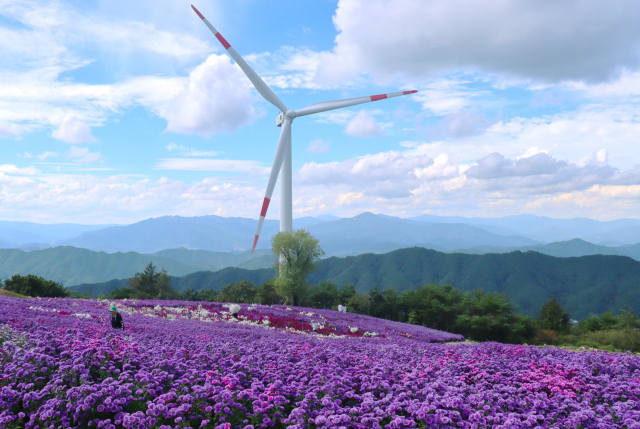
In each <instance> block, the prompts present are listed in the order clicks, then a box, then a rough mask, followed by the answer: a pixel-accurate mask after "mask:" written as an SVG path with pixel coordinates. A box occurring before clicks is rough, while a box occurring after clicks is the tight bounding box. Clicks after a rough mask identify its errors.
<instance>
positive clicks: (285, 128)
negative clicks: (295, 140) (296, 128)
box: [251, 118, 292, 253]
mask: <svg viewBox="0 0 640 429" xmlns="http://www.w3.org/2000/svg"><path fill="white" fill-rule="evenodd" d="M291 121H292V120H291V119H289V118H285V119H284V122H283V124H282V131H280V140H279V141H278V148H277V149H276V156H274V157H273V166H272V167H271V174H270V175H269V183H268V184H267V192H265V194H264V201H263V202H262V210H260V219H258V229H257V230H256V236H255V237H254V238H253V246H252V247H251V253H253V251H254V250H256V244H258V237H259V236H260V230H261V229H262V224H263V223H264V217H265V216H266V215H267V209H268V208H269V202H271V195H272V194H273V189H274V188H275V187H276V181H277V180H278V174H280V168H281V167H282V163H283V162H284V157H285V155H286V154H287V146H288V142H289V141H290V140H291Z"/></svg>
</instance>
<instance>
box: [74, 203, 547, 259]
mask: <svg viewBox="0 0 640 429" xmlns="http://www.w3.org/2000/svg"><path fill="white" fill-rule="evenodd" d="M256 226H257V221H255V220H253V219H244V218H223V217H219V216H200V217H193V218H182V217H179V216H165V217H160V218H154V219H147V220H145V221H142V222H138V223H135V224H133V225H128V226H118V227H112V228H106V229H102V230H98V231H90V232H86V233H84V234H81V235H80V236H78V237H75V238H73V239H69V240H66V241H64V242H62V243H61V245H65V246H74V247H80V248H86V249H91V250H95V251H103V252H108V253H112V252H116V251H120V252H129V251H134V252H139V253H155V252H159V251H161V250H163V249H169V248H176V247H185V248H188V249H204V250H210V251H216V252H239V251H245V250H248V249H249V248H250V246H251V244H252V240H250V239H249V238H248V237H253V234H254V233H255V229H256ZM293 226H294V228H296V229H297V228H306V229H308V230H309V232H310V233H311V234H312V235H313V236H314V237H316V238H317V239H319V240H320V242H321V243H322V247H323V249H324V250H325V252H326V253H327V255H335V256H346V255H353V254H359V253H368V252H385V251H390V250H395V249H400V248H404V247H408V246H423V247H429V248H434V249H438V250H451V249H455V248H458V247H473V246H479V245H501V246H527V245H533V244H537V242H536V241H534V240H531V239H529V238H525V237H518V236H502V235H498V234H494V233H491V232H488V231H485V230H483V229H482V228H478V227H475V226H470V225H464V224H425V223H421V222H415V221H411V220H407V219H400V218H394V217H391V216H384V215H374V214H372V213H363V214H361V215H358V216H355V217H353V218H347V219H339V220H333V221H322V220H320V219H317V218H300V219H294V223H293ZM278 230H279V222H278V221H273V220H266V221H265V222H264V225H263V228H262V233H261V235H260V241H259V242H258V248H259V249H266V248H268V247H269V246H270V238H271V236H273V235H274V234H275V233H276V232H278Z"/></svg>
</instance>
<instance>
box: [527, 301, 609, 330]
mask: <svg viewBox="0 0 640 429" xmlns="http://www.w3.org/2000/svg"><path fill="white" fill-rule="evenodd" d="M612 315H613V313H612ZM536 322H537V324H538V326H540V328H542V329H551V330H553V331H556V332H567V331H568V330H569V327H570V326H571V319H570V318H569V313H567V312H566V311H564V308H562V305H561V304H560V303H559V302H558V300H557V299H556V297H555V296H552V297H551V299H550V300H549V301H547V302H545V303H544V304H542V307H540V316H538V318H537V319H536Z"/></svg>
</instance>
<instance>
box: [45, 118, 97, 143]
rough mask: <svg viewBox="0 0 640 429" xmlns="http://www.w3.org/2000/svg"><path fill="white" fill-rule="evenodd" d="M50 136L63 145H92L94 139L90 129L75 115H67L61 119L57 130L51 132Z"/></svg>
mask: <svg viewBox="0 0 640 429" xmlns="http://www.w3.org/2000/svg"><path fill="white" fill-rule="evenodd" d="M51 136H52V137H53V138H54V139H58V140H62V141H63V142H65V143H70V144H78V143H92V142H94V141H95V138H94V137H93V136H92V135H91V128H90V127H89V126H88V125H87V124H85V123H84V122H82V121H81V120H80V119H79V118H78V117H77V116H76V115H74V114H67V115H65V116H64V118H62V122H61V123H60V126H59V127H58V129H56V130H53V132H52V133H51Z"/></svg>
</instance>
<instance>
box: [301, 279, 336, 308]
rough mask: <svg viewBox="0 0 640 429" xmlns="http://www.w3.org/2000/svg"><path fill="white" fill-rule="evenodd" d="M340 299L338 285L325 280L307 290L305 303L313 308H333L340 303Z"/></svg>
mask: <svg viewBox="0 0 640 429" xmlns="http://www.w3.org/2000/svg"><path fill="white" fill-rule="evenodd" d="M340 298H341V294H340V291H339V290H338V285H337V284H335V283H333V282H331V281H328V280H327V281H324V282H322V283H320V284H319V285H318V286H311V287H310V288H309V290H308V291H307V298H306V299H305V303H306V305H308V306H310V307H313V308H333V307H334V306H337V305H338V304H339V303H340V302H339V301H340ZM345 303H346V301H345Z"/></svg>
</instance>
